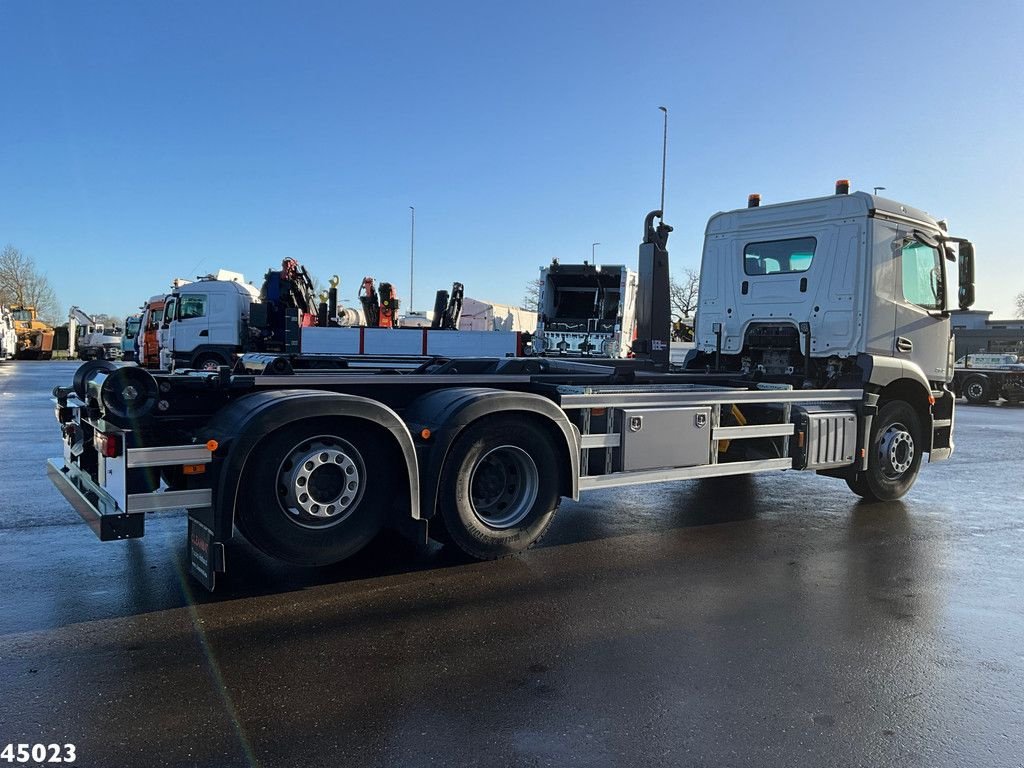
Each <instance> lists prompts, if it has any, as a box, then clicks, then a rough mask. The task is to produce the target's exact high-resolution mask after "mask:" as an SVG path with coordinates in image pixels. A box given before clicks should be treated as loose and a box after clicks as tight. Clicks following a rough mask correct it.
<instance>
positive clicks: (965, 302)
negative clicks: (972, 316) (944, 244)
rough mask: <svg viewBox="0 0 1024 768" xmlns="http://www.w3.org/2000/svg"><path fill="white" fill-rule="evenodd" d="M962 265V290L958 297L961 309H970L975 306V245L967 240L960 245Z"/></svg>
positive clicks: (960, 279) (960, 289) (960, 274)
mask: <svg viewBox="0 0 1024 768" xmlns="http://www.w3.org/2000/svg"><path fill="white" fill-rule="evenodd" d="M959 250H960V259H959V261H960V263H959V266H958V275H957V276H958V278H959V284H960V288H959V290H958V292H957V296H958V298H959V301H960V309H970V308H971V307H972V306H973V305H974V245H973V244H972V243H970V242H968V241H967V240H964V241H962V242H961V243H960V249H959Z"/></svg>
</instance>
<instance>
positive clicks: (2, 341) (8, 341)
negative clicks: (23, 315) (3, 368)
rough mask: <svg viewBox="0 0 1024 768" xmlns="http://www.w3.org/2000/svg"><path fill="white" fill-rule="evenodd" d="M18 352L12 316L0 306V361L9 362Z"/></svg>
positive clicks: (5, 308)
mask: <svg viewBox="0 0 1024 768" xmlns="http://www.w3.org/2000/svg"><path fill="white" fill-rule="evenodd" d="M17 351H18V332H17V331H16V330H15V329H14V314H13V313H12V312H11V310H10V309H8V308H7V307H5V306H4V305H2V304H0V360H10V359H11V358H12V357H14V355H15V353H16V352H17Z"/></svg>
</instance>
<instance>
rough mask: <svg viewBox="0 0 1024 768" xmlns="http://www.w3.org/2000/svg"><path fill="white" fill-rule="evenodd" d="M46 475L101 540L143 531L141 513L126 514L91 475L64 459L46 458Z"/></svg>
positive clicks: (114, 539)
mask: <svg viewBox="0 0 1024 768" xmlns="http://www.w3.org/2000/svg"><path fill="white" fill-rule="evenodd" d="M46 474H47V475H48V476H49V478H50V480H51V482H53V484H54V485H55V486H56V487H57V490H58V491H60V492H61V495H62V496H64V498H65V499H67V500H68V503H69V504H71V506H72V508H74V510H75V511H76V512H77V513H78V514H79V515H80V516H81V518H82V519H83V520H85V522H86V523H88V524H89V527H90V528H92V530H93V533H95V534H96V535H97V536H98V537H99V539H100V541H116V540H118V539H137V538H140V537H141V536H142V535H143V534H144V533H145V527H146V526H145V516H144V514H143V513H135V514H129V513H127V512H125V511H123V510H120V509H119V508H118V506H117V503H116V502H115V501H114V500H113V498H111V497H110V495H109V494H107V492H106V491H104V490H103V489H102V488H100V487H99V486H98V485H96V484H95V483H94V482H93V481H92V478H90V477H89V476H88V475H87V474H85V473H84V472H82V471H81V470H79V469H78V468H77V467H74V466H70V467H69V466H67V465H65V464H64V460H63V459H48V460H47V462H46Z"/></svg>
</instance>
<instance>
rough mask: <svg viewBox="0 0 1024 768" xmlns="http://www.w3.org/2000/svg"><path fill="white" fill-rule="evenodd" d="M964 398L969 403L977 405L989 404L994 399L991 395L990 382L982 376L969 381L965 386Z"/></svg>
mask: <svg viewBox="0 0 1024 768" xmlns="http://www.w3.org/2000/svg"><path fill="white" fill-rule="evenodd" d="M964 397H966V398H967V402H969V403H974V404H975V405H980V404H982V403H987V402H988V401H989V400H991V399H992V398H991V395H990V394H989V386H988V381H986V380H985V379H983V378H981V377H980V376H976V377H974V378H973V379H968V380H967V383H966V384H964Z"/></svg>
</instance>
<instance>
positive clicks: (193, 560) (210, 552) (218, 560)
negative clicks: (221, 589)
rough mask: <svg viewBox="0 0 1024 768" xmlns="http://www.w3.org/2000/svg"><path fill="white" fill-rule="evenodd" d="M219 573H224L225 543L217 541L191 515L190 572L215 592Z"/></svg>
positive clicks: (208, 530) (189, 528)
mask: <svg viewBox="0 0 1024 768" xmlns="http://www.w3.org/2000/svg"><path fill="white" fill-rule="evenodd" d="M217 571H221V572H223V571H224V543H223V542H220V541H215V540H214V538H213V531H212V530H210V529H209V528H207V527H206V526H205V525H203V524H202V523H200V522H199V521H198V520H196V519H195V518H194V517H192V515H189V517H188V572H189V574H190V575H191V576H192V578H193V579H195V580H196V581H198V582H199V583H200V584H202V585H203V586H204V587H206V588H207V589H208V590H209V591H210V592H213V588H214V586H215V584H216V579H217Z"/></svg>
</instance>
